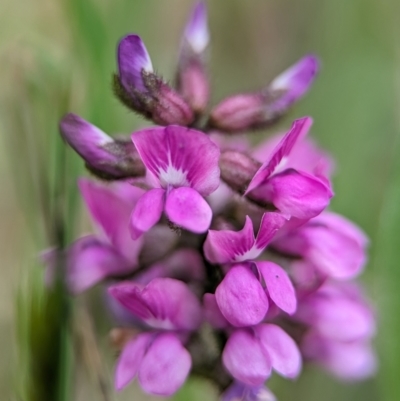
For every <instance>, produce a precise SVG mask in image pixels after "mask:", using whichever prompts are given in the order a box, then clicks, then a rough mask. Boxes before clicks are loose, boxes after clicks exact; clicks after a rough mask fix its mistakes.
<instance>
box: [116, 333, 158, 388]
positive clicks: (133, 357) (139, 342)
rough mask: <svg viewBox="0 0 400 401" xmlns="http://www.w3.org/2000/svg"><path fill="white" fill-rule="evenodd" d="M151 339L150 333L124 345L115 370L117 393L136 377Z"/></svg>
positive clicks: (152, 335) (140, 335)
mask: <svg viewBox="0 0 400 401" xmlns="http://www.w3.org/2000/svg"><path fill="white" fill-rule="evenodd" d="M153 337H154V334H152V333H143V334H139V335H138V336H137V337H135V338H134V339H132V340H130V341H129V342H128V343H127V344H126V345H125V347H124V349H123V350H122V353H121V355H120V357H119V358H118V361H117V366H116V368H115V379H114V380H115V388H116V389H117V390H118V391H119V390H122V389H123V388H124V387H125V386H126V385H128V384H129V383H130V382H131V381H132V380H133V379H134V378H135V377H136V375H137V373H138V371H139V368H140V365H141V363H142V360H143V357H144V355H145V353H146V351H147V348H148V346H149V343H150V342H151V340H152V338H153Z"/></svg>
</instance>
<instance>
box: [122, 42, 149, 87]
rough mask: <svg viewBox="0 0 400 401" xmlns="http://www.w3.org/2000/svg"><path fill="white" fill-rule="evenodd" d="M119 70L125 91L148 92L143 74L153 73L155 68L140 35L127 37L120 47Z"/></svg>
mask: <svg viewBox="0 0 400 401" xmlns="http://www.w3.org/2000/svg"><path fill="white" fill-rule="evenodd" d="M117 53H118V54H117V57H118V70H119V76H120V79H121V83H122V85H123V86H124V88H125V90H127V91H128V92H132V90H133V89H136V90H139V91H142V92H144V91H146V87H145V85H144V83H143V76H142V74H143V72H152V71H153V66H152V64H151V59H150V56H149V53H148V52H147V49H146V47H145V45H144V43H143V42H142V39H140V37H139V36H138V35H127V36H125V37H124V38H122V39H121V41H120V42H119V45H118V52H117Z"/></svg>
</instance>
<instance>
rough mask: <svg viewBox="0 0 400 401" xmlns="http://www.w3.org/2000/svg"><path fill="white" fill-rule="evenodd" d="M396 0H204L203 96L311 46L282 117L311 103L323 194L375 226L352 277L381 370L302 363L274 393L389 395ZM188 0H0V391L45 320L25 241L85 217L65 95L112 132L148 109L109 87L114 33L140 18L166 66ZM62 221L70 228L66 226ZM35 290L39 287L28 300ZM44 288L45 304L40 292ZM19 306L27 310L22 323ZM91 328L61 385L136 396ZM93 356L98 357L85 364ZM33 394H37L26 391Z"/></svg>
mask: <svg viewBox="0 0 400 401" xmlns="http://www.w3.org/2000/svg"><path fill="white" fill-rule="evenodd" d="M397 3H398V1H397V0H383V1H376V0H351V1H349V0H347V1H346V0H334V1H332V0H331V1H327V0H296V1H294V0H292V1H290V0H251V1H247V2H246V1H244V0H230V1H224V2H223V1H208V6H209V22H210V29H211V34H212V48H211V59H210V72H211V77H212V83H213V102H216V101H218V100H220V99H222V98H223V97H224V96H225V95H228V94H231V93H236V92H240V91H247V90H252V89H256V88H258V87H260V86H262V85H264V84H266V83H267V82H268V81H269V80H271V79H272V78H273V77H274V76H276V75H277V74H278V73H279V72H281V71H282V70H283V69H285V68H287V67H288V66H289V65H291V64H293V63H294V62H295V61H296V60H298V59H299V58H300V57H301V56H302V55H304V54H306V53H309V52H312V53H316V54H317V55H318V56H320V58H321V60H322V70H321V74H320V76H319V77H318V79H317V81H316V83H315V86H314V87H313V89H312V91H311V92H310V93H309V94H308V95H307V96H306V98H305V99H304V100H303V101H301V102H300V103H299V105H297V106H296V107H295V108H294V109H293V110H292V111H291V113H290V115H289V116H288V117H287V118H286V119H285V120H284V121H283V122H282V123H281V124H280V127H282V128H287V127H289V125H290V122H291V120H292V119H294V118H297V117H300V116H303V115H311V116H313V118H314V121H315V123H314V126H313V129H312V133H313V135H314V137H315V138H316V140H317V141H318V143H319V144H320V145H321V146H323V147H324V148H326V149H327V150H328V151H329V152H330V153H331V154H332V155H333V156H334V158H335V160H336V163H337V170H336V175H335V178H334V189H335V193H336V197H335V198H334V200H333V202H332V209H333V210H335V211H337V212H340V213H342V214H344V215H345V216H347V217H348V218H350V219H352V220H354V221H355V222H356V223H357V224H359V225H360V226H361V227H362V228H363V229H364V230H365V231H366V232H367V234H368V236H369V237H370V239H371V246H370V263H369V266H368V268H367V270H366V273H365V274H364V275H363V277H362V280H363V281H364V282H365V284H366V286H367V288H368V293H369V294H370V296H371V297H372V299H373V301H374V304H375V305H376V310H377V318H378V330H379V331H378V337H377V341H376V346H377V349H378V352H379V365H380V370H379V374H378V375H377V377H376V378H375V379H373V380H369V381H367V382H363V383H357V384H343V383H339V382H337V381H335V380H333V379H331V378H329V377H328V376H327V375H326V374H324V373H323V372H321V371H320V370H319V369H316V368H307V369H306V370H305V372H304V374H303V376H302V377H301V378H300V379H299V380H298V381H296V382H294V383H293V382H288V381H283V380H280V379H277V378H274V379H273V380H272V381H271V388H272V389H273V391H274V392H275V393H276V395H277V396H278V398H279V399H280V400H281V401H302V400H304V401H306V400H307V401H314V400H315V401H333V400H335V401H337V400H341V401H347V400H352V401H355V400H362V401H377V400H379V401H380V400H382V401H396V400H400V380H399V379H398V376H399V375H400V291H399V289H398V288H399V286H400V134H399V119H398V110H399V93H400V92H399V91H400V84H399V83H400V81H399V78H400V76H399V73H400V57H399V50H400V49H399V44H398V38H399V37H400V35H399V33H400V32H399V29H398V28H397V25H399V26H400V18H399V16H400V13H399V7H398V6H397ZM191 5H192V2H191V1H189V0H112V1H111V0H98V1H95V0H90V1H89V0H64V1H62V0H59V1H51V0H3V1H2V2H1V3H0V60H1V62H0V71H1V74H0V82H1V92H0V101H1V110H0V118H1V120H0V130H1V141H0V166H1V171H2V174H1V178H0V179H1V193H0V194H1V195H0V216H1V222H2V229H1V231H0V255H1V273H2V276H1V277H2V279H1V280H0V344H1V355H2V357H1V358H0V399H1V400H3V399H4V400H8V399H10V400H11V399H19V398H18V396H17V395H16V394H20V396H19V397H21V399H25V398H24V396H23V395H21V394H23V393H24V391H25V390H24V389H22V388H21V387H23V386H26V383H27V381H28V382H29V377H31V375H32V372H31V371H30V370H29V369H33V370H35V369H38V367H37V366H36V365H35V363H32V360H33V361H35V358H36V357H34V356H33V357H32V356H31V357H29V355H28V354H29V353H30V352H31V351H30V350H29V345H30V344H36V343H35V342H34V341H33V342H32V341H31V340H29V338H31V337H32V336H31V335H32V333H34V335H36V334H35V333H36V331H37V329H35V327H38V325H39V326H40V327H41V328H42V330H44V329H43V327H44V328H46V327H47V324H49V325H51V324H52V323H51V321H48V320H47V318H46V316H47V315H46V314H44V315H43V316H42V321H40V319H38V321H35V322H32V321H31V320H30V319H31V312H32V311H34V310H35V308H36V307H37V308H38V310H39V309H40V308H42V309H43V302H45V301H43V299H45V297H44V295H43V294H42V293H41V291H43V289H42V287H41V280H40V279H38V277H40V275H41V272H42V270H41V269H42V267H40V266H39V264H38V261H37V256H36V255H37V254H38V252H39V251H40V250H41V249H44V248H46V247H48V246H49V245H54V244H53V243H52V242H54V241H59V243H61V244H62V243H67V242H68V241H70V240H71V238H73V236H74V234H77V233H79V232H82V229H83V228H85V227H86V220H85V219H84V218H81V215H80V214H79V212H78V209H79V204H80V202H79V199H78V198H77V193H76V186H75V178H76V176H77V175H78V174H79V173H82V172H83V167H82V163H81V162H80V161H79V160H78V158H76V157H75V155H73V154H72V151H69V150H68V151H67V152H65V149H64V147H63V144H62V143H61V141H60V140H59V137H58V129H57V122H58V120H59V119H60V117H61V116H62V115H63V114H64V113H66V112H67V111H71V112H75V113H77V114H79V115H81V116H83V117H84V118H85V119H87V120H89V121H91V122H92V123H94V124H95V125H98V126H99V127H101V128H102V129H103V130H104V131H106V132H109V133H121V132H126V133H128V132H130V131H133V130H135V129H137V128H139V127H141V126H144V125H146V122H144V121H143V120H141V119H140V118H138V117H136V116H135V115H133V114H131V113H130V112H128V111H127V110H126V109H125V108H124V107H123V106H121V105H120V104H119V103H118V102H117V100H116V99H115V98H114V97H113V95H112V91H111V75H112V73H113V72H114V71H115V69H116V65H115V47H116V43H117V41H118V39H119V38H120V37H121V36H123V35H124V34H126V33H128V32H135V33H139V34H140V35H141V36H142V38H143V40H144V41H145V43H146V46H147V48H148V50H149V52H150V54H151V56H152V60H153V65H154V66H155V67H156V69H157V71H159V72H160V73H161V74H162V75H163V76H164V77H166V78H170V79H172V78H173V76H174V68H175V65H176V56H177V52H178V44H179V39H180V35H181V32H182V29H183V26H184V24H185V21H186V17H187V14H188V12H189V10H190V8H191ZM278 128H279V127H278ZM263 134H264V135H265V134H266V133H263ZM59 226H62V227H65V228H66V230H65V232H63V233H62V235H61V234H60V233H59V231H58V227H59ZM38 293H40V294H42V295H39V296H38ZM35 297H36V298H35ZM37 298H39V299H40V300H41V301H40V302H42V303H40V302H39V303H38V304H35V303H34V302H32V300H33V299H37ZM58 301H59V300H58ZM58 301H57V302H58ZM64 301H65V300H64ZM64 301H60V302H61V303H62V302H64ZM47 302H49V303H50V304H52V300H51V299H50V300H49V299H47ZM65 302H67V303H68V302H70V301H68V300H67V301H65ZM74 308H75V306H74ZM42 309H40V310H42ZM56 314H57V313H56ZM50 315H51V313H50ZM27 321H30V322H31V323H32V324H31V325H30V326H29V324H28V326H26V325H27ZM58 323H59V322H58ZM58 323H55V324H58ZM35 325H36V326H35ZM61 325H62V324H61ZM44 331H45V330H44ZM61 331H62V330H61ZM61 331H60V332H61ZM89 331H90V330H89ZM103 331H104V333H103ZM103 331H101V330H100V334H98V335H97V337H98V342H99V344H100V354H102V355H105V356H104V359H105V363H104V364H103V365H105V366H102V367H101V368H97V367H96V366H98V365H100V362H98V355H97V354H96V352H97V351H96V350H95V351H94V353H92V354H91V355H90V356H89V358H88V360H89V362H88V363H87V364H86V365H89V373H88V369H86V368H85V366H86V365H85V363H82V361H80V359H79V358H77V357H76V356H75V358H74V359H75V362H71V361H70V362H69V363H70V366H71V363H72V364H73V366H74V369H73V373H72V377H70V381H69V382H67V384H66V385H65V386H64V388H69V390H70V395H69V397H70V398H69V399H70V400H88V399H90V400H91V399H93V400H94V399H96V400H102V399H104V400H107V399H113V400H125V399H129V400H136V399H142V398H141V397H142V396H141V395H138V393H137V388H136V387H135V386H130V388H129V389H127V390H126V391H125V392H123V393H122V394H120V395H115V394H113V393H112V392H111V396H110V397H109V398H107V395H106V394H105V392H104V391H102V390H101V389H102V388H103V387H104V386H109V385H110V381H111V374H112V360H113V357H114V355H113V353H112V351H110V349H109V347H108V344H107V338H106V330H103ZM21 332H22V335H21ZM59 334H60V333H58V334H57V335H59ZM29 336H31V337H29ZM59 338H61V340H60V343H59V344H58V345H57V344H56V345H54V344H52V342H51V341H52V339H54V336H52V335H51V336H50V337H49V339H48V341H49V343H48V344H45V345H44V348H45V350H43V349H41V351H40V352H42V353H43V352H44V353H46V351H48V352H50V353H56V350H55V349H53V348H52V347H53V346H55V347H57V346H60V344H61V346H60V347H61V348H63V347H65V344H66V343H65V342H63V341H64V340H63V336H62V334H60V337H59ZM89 340H90V336H89ZM38 341H39V340H38ZM46 347H48V348H46ZM93 354H94V356H93ZM29 358H30V359H29ZM67 359H68V358H66V360H67ZM27 360H29V362H27ZM66 364H67V365H68V361H67V362H66ZM90 366H92V368H93V366H95V367H94V368H93V369H92V371H94V372H95V373H94V374H91V373H90V372H91V368H90ZM98 371H102V373H101V374H97V373H96V372H98ZM27 376H29V377H28V379H27ZM100 376H101V377H102V379H101V380H99V377H100ZM35 377H36V376H35ZM35 380H36V379H35ZM35 380H34V381H35ZM68 383H69V384H68ZM33 385H34V384H33ZM61 387H62V386H61ZM71 388H73V390H71ZM193 394H197V395H196V396H194V395H193ZM102 397H103V398H102ZM33 399H38V400H39V399H40V397H39V398H38V397H37V398H34V397H32V398H30V399H29V401H31V400H33ZM59 399H60V400H62V399H65V400H66V399H68V397H67V396H65V397H64V398H62V397H61V398H59ZM177 399H179V400H188V399H193V400H206V399H212V391H211V390H210V389H209V387H207V385H206V384H204V383H198V382H193V383H189V385H188V386H187V387H186V388H185V389H184V390H183V391H182V392H180V394H178V396H177ZM41 401H47V400H44V399H42V400H41ZM49 401H53V400H49ZM54 401H55V400H54Z"/></svg>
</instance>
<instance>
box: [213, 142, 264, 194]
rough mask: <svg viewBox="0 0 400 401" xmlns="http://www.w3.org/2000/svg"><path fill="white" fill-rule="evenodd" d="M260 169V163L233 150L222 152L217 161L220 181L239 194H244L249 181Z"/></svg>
mask: <svg viewBox="0 0 400 401" xmlns="http://www.w3.org/2000/svg"><path fill="white" fill-rule="evenodd" d="M260 167H261V163H260V162H258V161H256V160H254V159H253V158H251V157H250V156H248V155H246V154H244V153H241V152H238V151H235V150H227V151H225V152H222V153H221V156H220V159H219V168H220V170H221V179H222V180H223V181H225V182H226V183H227V184H228V185H229V186H230V187H231V188H232V189H233V190H235V191H237V192H239V193H241V194H244V193H245V191H246V188H247V186H248V185H249V183H250V181H251V179H252V178H253V177H254V174H255V173H256V172H257V171H258V169H259V168H260Z"/></svg>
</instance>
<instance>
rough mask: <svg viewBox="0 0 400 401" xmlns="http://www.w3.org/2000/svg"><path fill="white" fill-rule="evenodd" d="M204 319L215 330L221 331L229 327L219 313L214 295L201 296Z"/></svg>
mask: <svg viewBox="0 0 400 401" xmlns="http://www.w3.org/2000/svg"><path fill="white" fill-rule="evenodd" d="M203 307H204V318H205V320H206V321H207V322H208V323H210V324H211V326H213V327H215V328H216V329H223V328H225V327H227V326H229V323H228V321H227V320H226V319H225V318H224V316H223V314H222V313H221V311H220V309H219V306H218V304H217V301H216V299H215V295H214V294H204V296H203Z"/></svg>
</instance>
